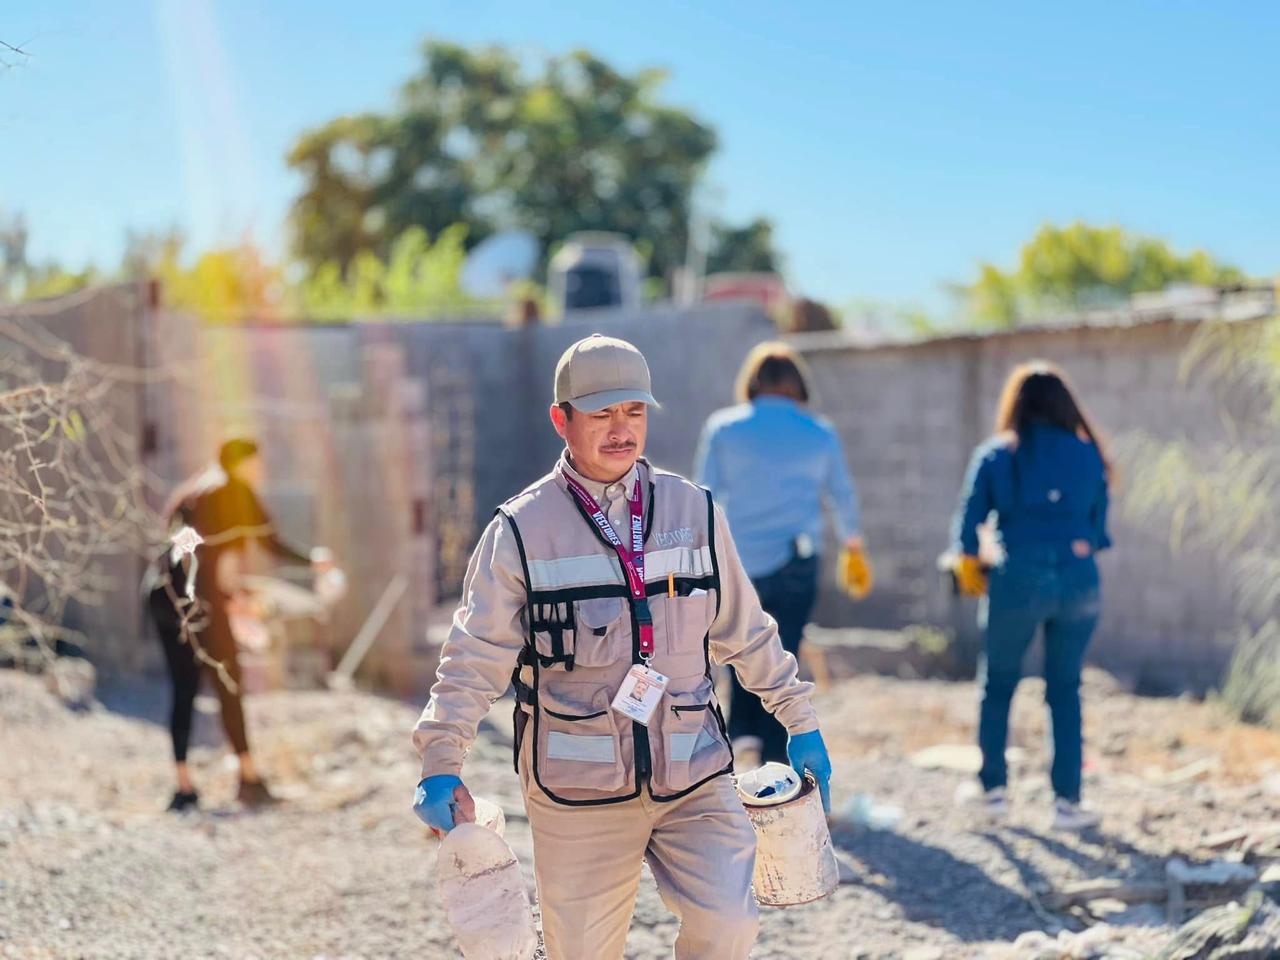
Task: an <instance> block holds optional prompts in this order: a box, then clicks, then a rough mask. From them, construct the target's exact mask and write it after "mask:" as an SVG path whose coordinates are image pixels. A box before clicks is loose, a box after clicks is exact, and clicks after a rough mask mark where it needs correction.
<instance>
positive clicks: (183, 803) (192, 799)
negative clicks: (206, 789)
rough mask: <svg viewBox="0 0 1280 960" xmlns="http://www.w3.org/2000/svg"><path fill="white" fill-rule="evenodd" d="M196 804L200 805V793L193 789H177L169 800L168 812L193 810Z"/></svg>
mask: <svg viewBox="0 0 1280 960" xmlns="http://www.w3.org/2000/svg"><path fill="white" fill-rule="evenodd" d="M198 806H200V794H198V793H196V792H195V791H194V790H192V791H190V792H183V791H182V790H179V791H178V792H177V793H175V794H174V795H173V799H172V800H170V801H169V807H168V810H169V812H170V813H182V811H184V810H194V809H195V808H196V807H198Z"/></svg>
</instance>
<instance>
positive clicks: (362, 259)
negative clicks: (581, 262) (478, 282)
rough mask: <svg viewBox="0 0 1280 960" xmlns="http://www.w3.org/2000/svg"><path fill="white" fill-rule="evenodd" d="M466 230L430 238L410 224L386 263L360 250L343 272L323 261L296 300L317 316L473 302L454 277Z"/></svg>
mask: <svg viewBox="0 0 1280 960" xmlns="http://www.w3.org/2000/svg"><path fill="white" fill-rule="evenodd" d="M466 234H467V228H466V227H465V226H464V225H462V224H454V225H453V226H450V227H447V228H446V229H445V230H443V231H442V232H441V233H440V235H439V236H438V237H437V238H436V240H435V242H434V243H433V242H432V241H431V239H430V237H428V236H427V232H426V231H425V230H423V229H422V228H421V227H410V228H409V229H408V230H406V231H405V232H404V233H402V234H401V235H400V236H399V237H397V238H396V240H395V242H394V243H392V245H391V253H390V257H389V258H388V259H387V261H386V262H384V261H382V260H380V259H378V257H376V256H374V255H373V254H372V253H370V252H368V251H362V252H360V253H358V254H356V257H355V259H354V260H353V261H352V262H351V264H350V266H348V267H347V269H346V270H345V271H344V270H343V269H342V268H341V267H340V266H339V265H338V264H337V263H336V262H333V261H329V262H327V263H324V264H322V265H321V266H320V267H319V269H317V270H315V271H314V272H313V273H312V274H311V275H309V276H308V277H306V278H305V279H304V280H303V281H302V283H301V284H299V286H298V289H297V305H298V307H299V309H300V311H301V312H302V313H303V315H305V316H309V317H315V318H318V319H348V318H352V317H362V316H371V315H376V314H390V315H394V316H409V315H412V316H415V317H422V316H431V315H435V314H440V313H447V312H449V311H454V312H457V311H460V310H463V309H465V308H467V307H469V306H475V301H473V300H470V299H469V298H468V297H467V296H466V294H465V293H463V291H462V288H461V286H460V285H459V280H458V278H459V275H460V273H461V270H462V262H463V259H464V258H465V256H466V249H465V246H464V244H465V240H466ZM527 292H528V291H526V293H527Z"/></svg>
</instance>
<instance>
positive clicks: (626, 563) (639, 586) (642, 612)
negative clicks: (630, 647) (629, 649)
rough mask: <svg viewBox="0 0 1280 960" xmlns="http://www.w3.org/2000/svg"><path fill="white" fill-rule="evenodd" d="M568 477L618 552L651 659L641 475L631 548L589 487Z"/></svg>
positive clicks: (630, 501) (630, 504) (645, 655)
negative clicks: (625, 542)
mask: <svg viewBox="0 0 1280 960" xmlns="http://www.w3.org/2000/svg"><path fill="white" fill-rule="evenodd" d="M564 479H565V482H566V483H567V484H568V485H569V490H570V491H571V492H572V493H573V495H574V496H575V497H577V498H578V502H579V503H581V504H582V508H583V509H584V510H585V511H586V513H587V515H588V516H589V517H590V518H591V522H592V523H594V524H595V525H596V526H597V527H599V528H600V532H601V533H603V534H604V538H605V539H606V540H607V541H609V544H610V545H611V546H612V547H613V549H615V550H617V551H618V559H619V560H621V561H622V572H623V573H624V574H625V575H626V578H627V590H628V591H630V593H631V600H632V602H633V604H634V607H635V611H636V622H637V623H638V624H639V625H640V657H641V659H643V660H648V659H649V658H651V657H652V656H653V617H652V616H651V615H650V613H649V598H648V594H647V593H646V592H645V584H644V501H643V498H642V494H641V492H640V479H639V477H637V478H636V481H635V486H636V490H635V496H632V497H628V498H627V508H628V511H629V513H630V514H631V547H630V548H628V547H627V545H626V544H624V543H623V542H622V538H621V537H619V536H618V534H617V532H616V531H615V530H614V529H613V524H612V523H610V522H609V518H608V517H607V516H606V515H605V512H604V510H603V509H601V507H600V504H598V503H596V498H595V497H593V496H591V494H590V493H588V492H587V488H586V487H584V486H583V485H582V484H580V483H579V482H578V481H577V480H575V479H573V477H571V476H569V475H568V474H567V473H566V474H565V475H564Z"/></svg>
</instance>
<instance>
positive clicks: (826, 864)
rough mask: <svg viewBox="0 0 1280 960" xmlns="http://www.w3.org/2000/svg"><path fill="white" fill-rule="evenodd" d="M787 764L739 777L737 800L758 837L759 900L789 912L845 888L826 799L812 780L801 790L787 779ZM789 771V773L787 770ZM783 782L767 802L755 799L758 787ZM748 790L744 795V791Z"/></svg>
mask: <svg viewBox="0 0 1280 960" xmlns="http://www.w3.org/2000/svg"><path fill="white" fill-rule="evenodd" d="M783 766H784V765H783V764H765V766H764V767H762V768H760V770H755V771H751V772H750V773H747V774H744V775H743V776H742V777H741V778H739V781H738V785H739V790H738V795H739V796H740V797H741V798H742V805H743V807H745V808H746V811H747V817H748V818H749V819H750V820H751V826H752V828H754V830H755V832H756V869H755V874H754V876H753V877H752V879H751V886H752V888H753V889H754V890H755V894H756V900H758V901H759V902H760V904H761V905H762V906H766V907H790V906H795V905H797V904H801V903H811V902H812V901H814V900H820V899H822V898H823V897H825V896H827V895H828V894H829V893H831V892H832V891H833V890H835V888H836V887H837V886H839V884H840V868H839V866H838V864H837V863H836V852H835V850H834V849H833V848H832V846H831V832H830V831H829V830H828V829H827V817H826V814H825V813H824V812H823V810H822V795H821V794H820V793H819V791H818V785H817V783H815V782H814V780H813V778H812V777H808V776H806V777H805V778H804V780H803V782H801V783H800V784H799V789H798V791H797V790H794V789H792V788H791V785H790V782H789V781H790V780H791V779H798V777H797V775H796V774H795V772H794V771H792V772H791V775H790V778H789V779H784V778H785V774H784V773H783V772H782V771H781V770H776V771H775V770H770V769H769V768H770V767H779V768H781V767H783ZM787 769H789V768H787ZM777 782H783V783H785V784H786V786H785V787H784V788H783V789H780V790H778V789H775V790H774V791H772V792H771V794H770V795H769V796H768V797H763V798H761V797H756V796H754V794H753V791H754V789H755V788H756V786H757V785H758V784H768V783H777ZM744 787H745V788H747V789H746V790H744V789H743V788H744Z"/></svg>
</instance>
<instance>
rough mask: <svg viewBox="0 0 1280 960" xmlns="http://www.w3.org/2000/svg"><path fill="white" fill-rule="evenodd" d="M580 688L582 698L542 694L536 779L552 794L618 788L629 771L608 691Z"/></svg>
mask: <svg viewBox="0 0 1280 960" xmlns="http://www.w3.org/2000/svg"><path fill="white" fill-rule="evenodd" d="M578 686H581V687H582V688H583V690H582V691H581V693H580V694H578V693H574V694H572V695H571V694H570V693H569V692H567V691H565V690H564V689H556V690H555V691H548V690H545V689H544V690H540V691H539V692H538V710H539V712H540V714H541V716H540V717H539V718H538V719H539V723H538V728H539V729H538V742H537V743H536V744H535V750H536V755H535V764H536V771H537V774H538V781H539V782H540V783H541V784H542V785H543V786H544V787H546V788H547V789H549V790H552V791H555V790H562V791H563V790H572V791H583V790H585V791H601V792H608V791H614V790H617V789H618V788H620V787H621V786H622V785H623V780H624V775H625V772H626V771H625V769H624V766H623V762H622V749H621V744H620V743H619V738H618V730H617V727H616V725H615V724H614V718H613V711H612V710H610V709H609V697H608V692H607V691H606V690H604V689H603V688H600V687H595V686H593V685H591V684H580V685H578Z"/></svg>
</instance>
